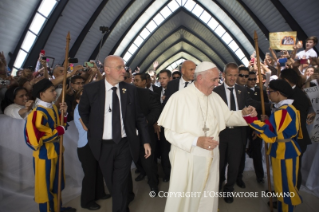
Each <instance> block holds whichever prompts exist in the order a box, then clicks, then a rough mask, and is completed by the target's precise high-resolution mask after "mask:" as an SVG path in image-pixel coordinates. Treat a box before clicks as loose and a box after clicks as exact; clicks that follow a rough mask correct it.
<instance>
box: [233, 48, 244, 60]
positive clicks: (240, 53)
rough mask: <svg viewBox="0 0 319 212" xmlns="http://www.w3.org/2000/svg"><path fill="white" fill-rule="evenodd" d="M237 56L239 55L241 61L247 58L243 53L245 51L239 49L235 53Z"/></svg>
mask: <svg viewBox="0 0 319 212" xmlns="http://www.w3.org/2000/svg"><path fill="white" fill-rule="evenodd" d="M235 54H236V55H237V57H238V58H239V59H242V58H243V57H245V55H244V53H243V51H242V50H241V49H238V50H237V51H236V52H235Z"/></svg>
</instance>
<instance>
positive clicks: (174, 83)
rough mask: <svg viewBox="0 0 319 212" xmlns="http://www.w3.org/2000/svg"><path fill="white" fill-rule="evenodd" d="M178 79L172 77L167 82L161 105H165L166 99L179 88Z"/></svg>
mask: <svg viewBox="0 0 319 212" xmlns="http://www.w3.org/2000/svg"><path fill="white" fill-rule="evenodd" d="M179 81H180V79H174V80H171V81H169V82H168V84H167V88H166V91H165V99H164V102H163V105H165V104H166V102H167V101H168V99H169V98H170V97H171V96H172V95H173V94H174V93H175V92H177V91H178V90H179Z"/></svg>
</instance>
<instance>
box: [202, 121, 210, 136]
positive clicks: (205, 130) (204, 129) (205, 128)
mask: <svg viewBox="0 0 319 212" xmlns="http://www.w3.org/2000/svg"><path fill="white" fill-rule="evenodd" d="M208 130H209V128H207V127H206V122H205V123H204V128H203V131H204V133H205V137H207V136H206V132H207V131H208Z"/></svg>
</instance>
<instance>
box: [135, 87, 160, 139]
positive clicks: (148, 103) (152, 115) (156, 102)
mask: <svg viewBox="0 0 319 212" xmlns="http://www.w3.org/2000/svg"><path fill="white" fill-rule="evenodd" d="M137 94H138V100H139V103H140V106H141V111H142V113H143V114H144V116H145V117H146V120H147V124H148V130H149V134H150V135H153V134H154V127H153V125H154V124H155V122H156V121H157V120H158V118H159V116H160V114H161V111H162V109H161V102H160V99H159V98H158V95H157V94H156V93H154V92H152V91H151V90H149V89H143V88H137ZM150 139H151V141H153V142H155V137H154V136H150Z"/></svg>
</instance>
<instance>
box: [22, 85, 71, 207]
mask: <svg viewBox="0 0 319 212" xmlns="http://www.w3.org/2000/svg"><path fill="white" fill-rule="evenodd" d="M32 95H33V96H34V97H36V98H37V107H36V108H34V109H33V110H32V112H31V113H30V114H29V115H28V118H27V122H26V126H25V140H26V143H27V145H28V146H29V147H30V148H31V149H32V150H33V164H34V174H35V192H34V199H35V202H36V203H38V204H39V211H40V212H49V211H57V193H58V174H59V173H58V169H59V167H58V164H59V155H60V152H59V145H60V139H59V136H60V135H63V134H64V132H65V126H66V124H64V126H61V123H60V118H61V117H60V116H61V113H60V112H61V111H62V110H63V112H64V114H66V112H67V105H66V104H65V103H61V104H60V111H58V108H57V107H56V106H55V105H54V104H52V102H53V101H54V100H55V98H56V95H57V93H56V91H55V87H54V86H53V84H52V82H51V81H50V80H48V79H42V80H40V81H39V82H38V83H36V84H34V85H33V90H32ZM63 118H64V123H66V119H67V114H66V116H65V117H63ZM61 154H62V153H61ZM62 172H63V173H62V182H61V190H62V189H63V188H64V180H65V179H64V170H63V166H62ZM61 204H62V203H60V205H61ZM60 211H61V212H75V211H76V209H74V208H61V210H60Z"/></svg>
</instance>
